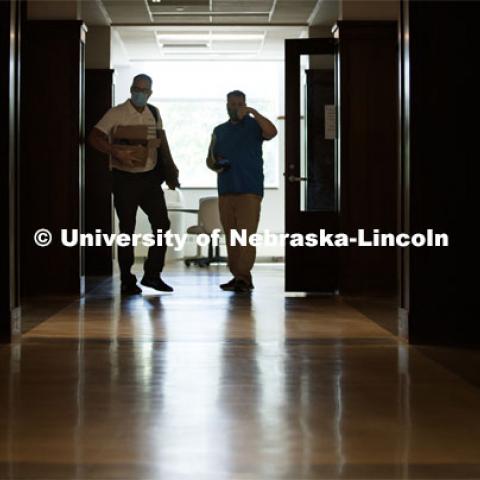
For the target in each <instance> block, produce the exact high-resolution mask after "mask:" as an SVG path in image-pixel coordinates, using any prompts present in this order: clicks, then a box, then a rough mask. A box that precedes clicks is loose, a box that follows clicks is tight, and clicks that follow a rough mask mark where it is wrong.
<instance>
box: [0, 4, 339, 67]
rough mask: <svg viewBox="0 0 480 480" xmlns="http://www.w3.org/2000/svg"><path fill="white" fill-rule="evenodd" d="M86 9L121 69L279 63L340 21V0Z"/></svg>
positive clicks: (98, 6)
mask: <svg viewBox="0 0 480 480" xmlns="http://www.w3.org/2000/svg"><path fill="white" fill-rule="evenodd" d="M0 1H1V0H0ZM83 4H84V5H85V8H84V9H83V10H84V13H85V14H86V15H84V19H85V21H86V23H87V25H94V24H104V25H105V24H107V25H110V26H111V27H112V60H113V65H117V66H118V65H126V64H130V63H131V62H141V61H158V60H162V59H163V60H165V59H175V58H179V59H190V58H192V59H198V58H205V59H206V58H212V59H213V58H216V57H222V58H227V57H231V58H245V59H252V60H256V59H262V60H281V59H282V58H283V47H284V40H285V39H286V38H301V37H302V36H305V35H306V32H307V29H308V26H310V25H312V24H314V25H326V26H332V25H333V24H334V23H335V21H336V19H337V18H338V0H83ZM87 5H89V7H88V8H87ZM87 17H90V19H91V22H89V18H87ZM100 17H102V21H99V18H100Z"/></svg>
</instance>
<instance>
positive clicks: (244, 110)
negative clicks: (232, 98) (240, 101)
mask: <svg viewBox="0 0 480 480" xmlns="http://www.w3.org/2000/svg"><path fill="white" fill-rule="evenodd" d="M249 113H251V114H252V115H253V118H254V119H255V120H256V121H257V123H258V125H259V126H260V128H261V129H262V136H263V138H264V139H265V140H271V139H272V138H274V137H276V136H277V133H278V131H277V127H275V125H274V124H273V123H272V122H271V121H270V120H269V119H268V118H266V117H264V116H263V115H261V114H260V113H258V112H257V110H255V109H254V108H252V107H240V109H239V112H238V114H239V116H240V118H243V117H244V116H245V115H247V114H249Z"/></svg>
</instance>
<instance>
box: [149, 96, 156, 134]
mask: <svg viewBox="0 0 480 480" xmlns="http://www.w3.org/2000/svg"><path fill="white" fill-rule="evenodd" d="M147 107H148V109H149V110H150V112H152V115H153V118H154V119H155V135H156V136H157V137H158V134H157V123H158V112H157V109H156V108H155V107H154V106H153V105H152V104H150V103H147Z"/></svg>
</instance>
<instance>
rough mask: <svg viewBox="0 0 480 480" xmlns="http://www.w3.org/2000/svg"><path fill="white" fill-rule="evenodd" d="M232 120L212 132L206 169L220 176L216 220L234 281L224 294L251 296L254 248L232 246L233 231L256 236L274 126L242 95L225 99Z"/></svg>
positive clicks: (274, 132) (229, 284)
mask: <svg viewBox="0 0 480 480" xmlns="http://www.w3.org/2000/svg"><path fill="white" fill-rule="evenodd" d="M227 112H228V116H229V117H230V120H229V121H228V122H225V123H222V124H221V125H218V126H217V127H215V129H214V131H213V134H212V141H211V144H210V148H209V152H208V157H207V166H208V167H209V168H210V169H212V170H214V171H216V172H217V173H218V181H217V184H218V195H219V209H220V219H221V222H222V226H223V230H224V232H225V234H226V237H227V252H228V266H229V269H230V272H231V273H232V275H233V278H232V279H231V280H230V281H229V282H227V283H224V284H222V285H220V288H222V290H229V291H235V292H249V291H251V290H252V289H253V282H252V275H251V270H252V268H253V265H254V263H255V256H256V251H255V247H253V246H250V245H247V246H232V245H230V232H231V230H239V231H240V230H242V229H245V230H246V232H247V235H251V234H253V233H256V231H257V228H258V222H259V220H260V206H261V202H262V198H263V180H264V176H263V157H262V144H263V141H264V140H270V139H272V138H274V137H275V136H276V135H277V129H276V128H275V125H273V123H272V122H271V121H270V120H268V119H267V118H265V117H264V116H263V115H261V114H260V113H259V112H257V110H255V109H254V108H251V107H247V105H246V97H245V94H244V93H243V92H241V91H240V90H234V91H233V92H230V93H229V94H228V95H227Z"/></svg>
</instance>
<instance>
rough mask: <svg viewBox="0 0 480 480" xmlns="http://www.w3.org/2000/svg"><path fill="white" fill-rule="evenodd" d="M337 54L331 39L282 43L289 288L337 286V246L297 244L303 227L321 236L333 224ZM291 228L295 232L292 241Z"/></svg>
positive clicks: (335, 216) (328, 289)
mask: <svg viewBox="0 0 480 480" xmlns="http://www.w3.org/2000/svg"><path fill="white" fill-rule="evenodd" d="M336 58H337V57H336V46H335V41H334V40H333V39H302V40H286V43H285V149H286V150H285V173H284V176H285V229H286V233H288V234H289V235H290V238H291V240H292V241H291V242H288V241H287V243H286V251H285V289H286V291H288V292H324V293H334V292H336V291H337V285H338V261H337V251H336V248H338V247H329V246H315V245H314V246H306V245H305V244H304V245H303V246H302V239H303V240H305V239H306V235H307V234H308V233H311V234H314V235H316V239H317V240H320V237H321V231H322V230H323V231H324V232H325V233H326V234H329V233H331V234H335V233H336V232H337V228H338V227H337V225H338V211H339V205H338V199H339V192H338V185H339V173H338V172H339V168H338V161H337V159H338V142H337V131H338V128H337V115H336V112H337V108H336V104H337V103H338V102H337V98H336V97H337V95H336V91H337V89H336V83H337V82H336V71H337V69H336ZM294 234H300V236H297V237H296V238H297V240H296V241H293V240H294V238H295V236H293V237H292V235H294ZM311 238H312V237H311ZM313 239H315V237H313ZM313 243H314V242H313Z"/></svg>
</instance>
